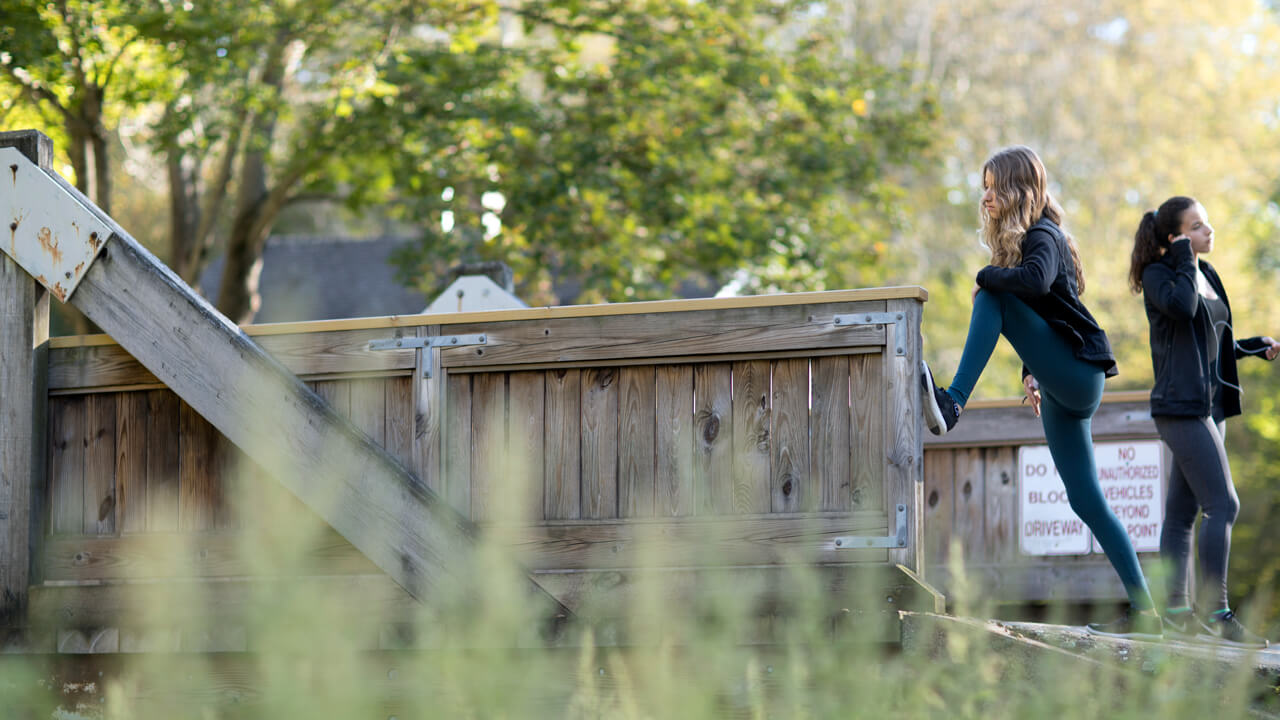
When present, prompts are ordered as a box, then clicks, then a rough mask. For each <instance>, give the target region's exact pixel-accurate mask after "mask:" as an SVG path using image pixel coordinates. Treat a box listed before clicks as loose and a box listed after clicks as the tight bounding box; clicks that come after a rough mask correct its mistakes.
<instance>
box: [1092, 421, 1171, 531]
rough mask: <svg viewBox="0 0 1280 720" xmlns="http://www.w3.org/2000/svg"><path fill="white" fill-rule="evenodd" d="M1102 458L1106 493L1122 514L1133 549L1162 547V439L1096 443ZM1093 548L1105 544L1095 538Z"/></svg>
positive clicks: (1096, 452) (1101, 478)
mask: <svg viewBox="0 0 1280 720" xmlns="http://www.w3.org/2000/svg"><path fill="white" fill-rule="evenodd" d="M1093 455H1094V457H1095V458H1097V462H1098V481H1099V482H1100V483H1102V496H1103V497H1105V498H1106V499H1107V504H1109V505H1110V506H1111V510H1112V512H1114V513H1115V514H1116V517H1118V518H1120V524H1121V525H1124V529H1125V532H1127V533H1129V540H1131V541H1132V542H1133V549H1134V550H1137V551H1138V552H1148V551H1152V550H1159V549H1160V524H1161V523H1162V522H1164V493H1163V492H1161V489H1162V488H1163V487H1164V463H1163V459H1164V455H1163V454H1162V453H1161V452H1160V442H1159V441H1146V442H1128V443H1102V444H1100V445H1094V446H1093ZM1093 551H1094V552H1102V546H1101V545H1099V544H1098V541H1097V540H1094V541H1093Z"/></svg>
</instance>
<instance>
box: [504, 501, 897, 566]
mask: <svg viewBox="0 0 1280 720" xmlns="http://www.w3.org/2000/svg"><path fill="white" fill-rule="evenodd" d="M887 532H888V531H887V527H886V525H885V519H884V516H883V515H882V514H880V513H858V514H854V515H846V514H840V515H838V516H837V515H809V516H798V517H797V516H788V517H785V518H782V517H774V516H770V515H754V516H747V517H716V518H704V517H687V518H678V519H669V518H663V519H652V520H636V519H628V520H599V521H585V520H580V521H561V522H550V523H541V524H536V525H526V526H511V525H495V526H491V527H486V528H485V533H486V535H487V536H488V537H490V538H491V539H492V540H494V541H496V542H498V543H499V544H501V545H502V546H504V547H510V548H511V549H512V551H513V552H515V553H516V554H517V555H518V556H519V559H520V561H521V563H522V564H524V565H525V566H526V567H529V568H532V569H534V570H602V569H618V568H632V567H645V566H662V567H692V566H700V567H705V566H718V567H724V566H730V565H772V564H786V563H792V562H801V563H844V562H884V561H885V558H886V554H885V551H884V550H837V549H836V548H835V543H834V540H833V538H835V537H836V536H838V535H877V534H878V535H884V534H886V533H887Z"/></svg>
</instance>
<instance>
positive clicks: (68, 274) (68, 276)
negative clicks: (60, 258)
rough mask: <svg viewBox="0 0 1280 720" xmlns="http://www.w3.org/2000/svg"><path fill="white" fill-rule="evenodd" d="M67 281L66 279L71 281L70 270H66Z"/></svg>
mask: <svg viewBox="0 0 1280 720" xmlns="http://www.w3.org/2000/svg"><path fill="white" fill-rule="evenodd" d="M67 279H68V280H70V279H71V271H70V270H68V271H67Z"/></svg>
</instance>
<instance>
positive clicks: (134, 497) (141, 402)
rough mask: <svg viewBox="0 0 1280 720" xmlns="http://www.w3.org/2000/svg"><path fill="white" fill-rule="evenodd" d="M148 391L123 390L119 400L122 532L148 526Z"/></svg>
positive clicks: (118, 510)
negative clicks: (125, 391) (124, 391)
mask: <svg viewBox="0 0 1280 720" xmlns="http://www.w3.org/2000/svg"><path fill="white" fill-rule="evenodd" d="M147 410H148V405H147V394H146V393H145V392H127V393H120V394H119V396H118V398H117V400H116V526H117V527H118V528H119V530H120V532H122V533H138V532H143V531H145V530H146V529H147Z"/></svg>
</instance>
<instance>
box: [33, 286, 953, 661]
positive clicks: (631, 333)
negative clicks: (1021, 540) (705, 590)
mask: <svg viewBox="0 0 1280 720" xmlns="http://www.w3.org/2000/svg"><path fill="white" fill-rule="evenodd" d="M924 299H925V293H924V291H923V290H922V289H920V288H889V289H872V290H857V291H843V292H834V293H809V294H800V295H784V296H770V297H760V298H737V299H724V300H701V301H671V302H661V303H635V304H628V305H609V306H589V307H581V308H550V309H534V310H518V311H500V312H490V313H470V314H464V315H451V316H417V317H404V318H373V319H363V320H356V321H332V322H319V323H307V324H289V325H264V326H257V327H250V328H247V332H248V333H249V334H250V335H251V336H252V337H253V338H254V339H255V340H256V341H257V342H258V343H259V344H260V345H261V346H262V347H264V348H265V349H266V350H267V351H268V352H270V353H271V354H272V355H273V356H274V357H275V358H276V359H277V360H279V361H280V362H281V363H283V364H284V365H285V366H286V367H287V368H288V369H289V370H290V371H292V372H293V373H295V374H297V375H298V376H299V377H301V378H303V379H304V380H305V381H306V382H307V384H308V386H309V387H311V388H312V389H313V390H314V391H315V392H316V393H317V394H318V395H319V396H320V397H322V398H324V399H325V400H327V401H328V403H329V404H330V405H332V407H334V408H335V409H336V410H337V411H338V413H339V414H341V415H343V416H345V417H346V418H348V419H349V420H350V422H351V423H353V424H354V425H355V426H356V427H357V428H358V429H359V430H360V431H362V432H364V433H366V434H367V435H368V436H369V437H370V438H371V439H373V440H374V442H376V443H377V444H379V445H382V446H383V447H385V448H386V449H387V450H388V451H389V452H390V453H391V454H392V455H394V456H395V457H396V458H397V459H398V460H399V462H400V463H401V464H403V465H404V466H405V467H406V468H408V469H410V470H411V471H413V473H414V474H416V475H417V476H418V477H420V478H422V480H423V481H424V482H425V483H426V485H427V486H428V487H429V488H430V489H431V490H433V491H434V492H435V493H437V494H438V495H439V496H440V497H442V498H445V499H447V501H448V502H449V503H450V504H451V505H452V506H453V507H454V508H455V509H456V510H457V511H458V512H459V513H461V514H462V515H464V516H466V517H467V518H469V519H470V520H472V521H473V522H474V523H476V525H477V527H478V528H479V529H480V531H481V533H482V534H484V535H487V536H489V537H493V538H497V539H498V541H499V542H501V543H503V544H504V545H505V546H507V547H509V548H510V550H511V551H512V553H513V554H514V555H515V556H516V557H517V558H518V560H519V561H520V562H522V563H523V564H524V566H525V567H526V568H527V569H528V570H530V571H531V572H532V576H533V578H534V580H535V582H537V583H538V584H539V585H541V586H542V587H543V588H544V589H546V590H547V592H549V593H550V594H551V595H552V596H554V597H555V598H557V599H559V600H560V601H561V602H562V603H564V605H565V606H566V607H568V608H569V609H571V610H572V611H574V612H576V613H582V614H587V615H594V614H599V613H601V612H605V610H604V609H605V608H608V609H612V610H625V609H626V608H627V607H629V605H630V603H631V601H632V598H630V596H629V595H628V593H629V592H630V591H631V588H632V587H633V585H634V583H633V582H632V580H633V579H634V578H635V577H636V575H637V573H641V572H645V571H649V570H661V571H662V572H665V573H667V574H668V575H669V576H671V578H672V579H673V582H672V583H671V585H672V590H671V592H672V593H674V594H676V595H680V594H684V595H688V594H691V593H694V592H695V591H696V590H695V589H696V588H697V587H698V583H699V582H700V581H699V578H700V577H702V576H705V575H707V574H713V573H714V574H720V575H727V576H730V577H733V578H735V582H737V583H739V585H740V586H741V587H754V586H758V587H759V588H761V594H762V602H765V600H763V596H764V595H770V596H773V595H777V594H779V593H781V594H785V592H786V590H785V586H786V583H785V582H784V581H783V573H784V571H785V567H786V566H787V564H788V563H792V562H796V561H800V562H803V563H807V564H809V565H811V566H813V567H816V568H819V572H820V573H822V575H823V578H824V582H826V583H827V585H828V587H829V588H830V589H831V590H832V591H834V592H837V593H843V594H845V595H848V596H850V597H851V596H852V593H854V592H855V591H856V590H858V589H863V588H862V586H865V585H866V584H867V583H880V584H882V585H885V586H886V587H889V588H890V590H889V592H888V593H887V594H886V593H884V592H880V593H879V596H880V597H881V598H882V599H883V600H884V601H885V602H887V603H888V605H887V606H886V608H885V609H892V610H896V609H897V607H901V606H902V605H904V604H908V603H909V602H916V603H917V605H918V604H919V603H920V602H923V603H924V605H925V606H926V607H928V608H929V609H934V608H936V607H937V598H936V597H935V596H933V595H930V594H929V593H928V592H927V591H923V590H921V586H919V585H918V584H917V583H915V582H914V580H913V579H912V578H911V575H912V574H913V573H915V572H918V571H920V570H921V569H922V565H923V562H922V557H923V556H922V539H923V535H922V532H923V528H922V525H921V511H922V500H923V488H924V484H923V479H924V472H923V470H924V462H923V451H922V445H921V437H920V434H919V429H920V427H921V425H920V421H919V417H920V415H919V391H918V385H917V380H916V368H918V366H919V350H920V340H919V323H920V315H921V306H922V302H923V300H924ZM881 314H888V316H889V317H890V319H889V320H888V321H885V320H883V319H881V320H880V322H867V321H868V320H870V319H872V317H873V316H875V317H877V318H882V317H883V316H882V315H881ZM845 315H857V316H859V317H861V318H862V320H861V321H859V322H857V323H856V324H855V323H851V322H850V320H849V318H841V320H842V321H841V322H840V323H837V322H836V317H837V316H845ZM433 339H434V340H433ZM451 340H456V342H450V341H451ZM396 341H399V343H400V344H399V346H398V347H397V346H396ZM468 343H471V344H468ZM379 344H381V345H383V346H386V347H388V348H389V349H377V346H378V345H379ZM415 344H418V345H421V344H426V345H432V344H434V345H435V346H436V347H434V348H414V347H411V346H413V345H415ZM48 390H49V401H48V416H49V424H48V446H49V453H48V481H47V484H46V487H45V488H44V490H45V493H44V498H43V499H44V502H45V503H46V510H45V511H44V512H41V513H39V516H40V517H42V518H43V523H44V527H43V529H42V532H41V537H42V542H41V543H40V551H39V553H38V561H37V568H36V572H35V575H36V583H35V586H34V587H33V588H32V591H31V597H32V600H31V603H32V608H33V612H34V613H35V615H36V616H37V617H40V618H44V619H47V620H48V621H49V622H51V623H53V624H54V625H56V626H57V641H56V642H57V644H58V647H59V648H60V649H62V650H64V651H74V650H75V649H77V648H79V649H81V650H89V649H92V650H95V651H129V650H137V649H146V648H148V647H152V646H154V643H155V642H156V641H155V640H154V634H150V635H149V634H148V633H147V632H145V628H142V627H141V626H142V625H145V624H146V623H145V621H143V620H142V619H141V618H139V617H137V615H136V614H131V613H130V607H136V606H137V605H136V603H138V602H140V601H139V600H138V599H137V598H136V597H130V596H129V592H133V593H134V594H135V595H136V594H137V593H138V592H142V593H144V594H145V593H152V594H155V595H157V601H163V596H164V595H165V593H168V592H170V591H171V590H172V588H171V587H170V585H172V583H165V582H155V581H156V580H166V581H172V580H175V579H177V578H187V579H193V580H195V581H196V582H197V583H203V584H201V585H199V587H200V588H201V593H203V594H204V596H205V597H207V598H213V599H211V600H209V601H208V604H202V605H201V609H200V612H204V613H209V612H212V613H213V614H214V615H215V616H216V615H218V614H219V613H223V614H226V615H228V616H230V615H233V614H234V612H235V609H236V608H238V607H240V606H241V603H242V600H241V599H239V598H240V596H241V595H243V594H244V593H247V592H248V590H247V587H248V585H249V584H251V583H252V582H254V581H255V580H261V579H262V578H255V576H256V575H260V574H261V573H262V572H264V571H263V570H262V569H261V568H260V567H258V566H256V565H255V563H253V562H252V558H251V557H246V555H245V553H244V552H243V551H242V549H243V547H244V543H245V541H246V538H252V539H254V540H253V541H254V542H269V541H271V539H272V536H271V533H272V525H273V518H272V516H271V515H269V514H268V515H265V516H264V514H263V513H262V512H261V508H264V507H271V508H281V507H284V508H287V509H288V512H289V513H290V514H291V515H293V516H294V517H307V518H310V522H311V523H312V524H313V525H314V526H316V528H317V529H316V532H314V533H310V534H302V535H299V537H302V538H305V540H304V541H305V542H306V543H307V548H306V550H305V552H303V553H302V557H303V558H304V559H305V561H306V562H304V563H302V565H301V566H300V567H298V568H296V569H295V570H294V572H296V574H297V575H298V576H304V577H303V579H305V581H306V582H308V583H312V584H315V585H316V586H317V587H321V588H323V589H324V590H325V591H326V592H351V593H353V594H355V595H358V596H359V597H360V598H361V601H360V602H361V603H362V605H364V606H367V604H368V603H369V602H371V601H372V602H374V603H376V604H380V605H381V606H382V607H384V608H386V609H387V611H388V613H387V616H388V618H389V619H390V620H394V619H395V618H396V617H397V616H406V615H407V614H409V613H410V612H411V609H412V608H413V607H415V601H414V600H413V599H412V598H411V597H409V596H408V595H407V594H406V593H404V591H402V590H400V588H398V587H397V586H396V585H395V584H394V583H393V582H391V581H389V580H388V579H387V578H386V576H384V575H380V574H379V572H378V570H377V568H376V567H374V566H373V565H372V564H371V563H370V562H369V561H368V560H366V559H365V558H364V557H363V556H362V555H361V554H360V553H359V552H358V551H357V550H356V549H355V548H354V547H352V546H351V545H350V544H349V543H347V542H346V540H344V539H343V537H342V536H341V535H339V534H338V533H337V532H334V531H333V530H331V529H327V528H324V527H323V524H322V523H320V521H319V520H318V518H316V517H315V516H314V515H313V514H312V513H311V512H310V511H309V510H308V509H307V508H306V507H304V506H303V505H302V504H301V503H300V502H297V501H296V500H294V499H292V498H291V497H290V496H289V495H288V493H287V492H285V491H284V490H283V488H282V487H281V486H279V485H277V484H275V483H273V482H270V481H267V480H266V479H265V478H264V477H263V476H262V471H261V470H259V469H257V468H256V466H254V464H253V463H251V462H249V461H248V460H247V459H246V458H245V457H244V456H243V455H241V454H240V453H239V451H238V450H237V449H236V447H235V446H234V445H232V444H231V443H230V442H229V441H228V440H227V439H226V438H225V437H223V436H222V435H221V434H220V433H219V432H218V431H217V430H216V429H215V428H213V426H211V425H210V424H208V423H207V422H205V420H204V419H203V418H201V417H200V415H199V414H198V413H196V412H195V411H194V410H192V409H191V408H190V407H189V406H188V405H186V404H185V403H184V402H183V401H182V400H181V399H179V398H178V397H177V396H176V395H174V394H173V393H172V392H171V391H169V390H168V389H166V388H165V387H164V386H163V385H161V384H160V383H158V382H157V381H156V379H155V377H154V376H152V374H151V373H150V372H148V371H147V370H146V369H145V368H143V367H142V365H140V364H139V363H137V362H136V361H135V360H134V359H133V358H132V357H131V356H130V355H129V354H128V353H126V352H125V351H124V350H123V349H121V348H120V347H119V346H117V345H115V344H114V343H112V342H111V341H110V340H109V339H108V338H106V337H103V336H94V337H79V338H57V339H54V340H53V341H52V342H51V347H50V351H49V366H48ZM899 507H901V512H900V511H899ZM899 517H902V518H905V521H906V528H905V530H904V531H903V532H902V533H901V534H900V535H899V536H900V537H903V538H905V542H904V544H903V546H902V547H895V548H882V549H840V548H837V547H836V546H835V543H834V540H835V538H837V537H842V536H856V537H858V538H882V539H884V538H890V537H893V536H895V535H897V534H899V528H898V527H897V525H898V518H899ZM157 539H159V540H160V542H157V541H156V540H157ZM894 567H900V568H901V570H899V571H896V572H897V574H896V575H895V574H893V573H890V575H889V576H886V575H885V574H883V573H879V572H878V573H877V574H875V575H874V579H873V580H872V579H867V578H871V577H872V575H869V574H862V573H863V571H864V570H868V569H872V568H874V569H877V570H878V571H880V570H884V569H885V568H894ZM886 577H888V580H886V579H885V578H886ZM273 579H278V578H273ZM138 581H147V582H146V583H139V582H138ZM215 581H217V582H215ZM877 587H879V585H877ZM140 588H141V590H140ZM921 595H923V597H924V598H925V599H924V600H922V601H911V600H910V597H908V596H911V597H919V596H921ZM371 598H372V600H371ZM680 599H681V598H679V597H673V598H672V600H673V602H678V601H680ZM686 599H687V598H686ZM774 601H776V598H773V599H771V600H769V601H768V602H774ZM211 608H212V610H211ZM192 612H193V613H194V612H195V611H194V610H193V611H192ZM163 637H165V638H170V639H169V640H164V641H163V642H166V643H167V642H171V641H172V640H171V639H172V636H171V635H164V636H163ZM148 638H150V639H148ZM210 643H211V644H210ZM251 645H252V641H251V640H248V639H246V638H245V637H244V636H243V633H235V632H231V633H230V634H229V635H226V636H225V637H222V638H221V639H219V640H217V641H216V642H215V641H209V640H207V639H206V641H205V643H204V645H203V646H202V647H205V648H206V649H207V648H208V647H213V648H215V649H245V648H246V647H249V646H251ZM184 647H190V645H186V646H184Z"/></svg>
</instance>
